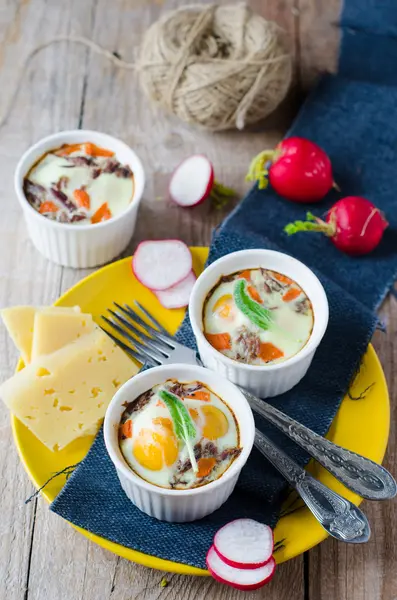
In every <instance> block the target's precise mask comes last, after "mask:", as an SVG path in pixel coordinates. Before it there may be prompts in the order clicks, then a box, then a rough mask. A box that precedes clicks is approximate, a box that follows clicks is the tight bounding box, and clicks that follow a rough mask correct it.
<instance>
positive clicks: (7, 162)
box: [0, 0, 397, 600]
mask: <svg viewBox="0 0 397 600" xmlns="http://www.w3.org/2000/svg"><path fill="white" fill-rule="evenodd" d="M181 4H183V2H179V1H176V0H167V1H165V2H164V1H163V0H152V1H151V2H150V1H149V0H112V1H109V0H69V1H67V2H65V1H62V0H58V1H57V0H52V1H46V0H1V2H0V40H1V45H0V83H1V90H2V91H1V95H0V114H3V112H4V110H5V108H6V105H7V101H8V99H9V98H10V97H11V95H12V93H13V90H14V88H15V86H16V85H17V82H18V78H19V76H20V74H21V70H22V64H23V62H24V59H25V57H27V56H28V54H29V52H30V51H32V50H33V49H34V48H35V47H36V46H37V44H39V43H41V42H43V41H46V40H48V39H50V38H52V37H53V36H55V35H59V34H67V33H69V34H70V33H73V34H77V35H84V36H87V37H89V38H91V39H93V40H95V41H96V42H98V43H100V44H102V45H103V46H105V47H107V48H109V49H110V50H111V51H117V52H118V53H119V54H120V55H121V56H122V57H123V58H125V59H126V60H128V59H132V58H133V51H134V48H135V47H136V46H137V45H138V43H139V40H140V38H141V35H142V32H143V31H144V30H145V29H146V27H147V26H148V25H149V24H150V23H151V22H152V21H153V20H155V19H156V18H157V17H158V16H159V15H160V14H162V13H163V11H164V10H166V9H167V8H173V7H175V6H177V5H181ZM251 4H252V6H253V7H255V8H256V9H257V10H258V11H260V12H262V13H263V14H264V15H265V16H267V17H269V18H273V19H275V20H277V21H278V23H279V24H280V25H282V26H283V27H284V28H285V29H286V30H287V31H288V32H289V35H290V38H291V48H292V51H293V53H294V56H295V83H294V87H293V89H292V91H291V93H290V95H289V97H288V99H287V101H286V102H284V104H283V107H282V108H281V109H280V110H279V111H277V113H276V115H274V116H273V117H272V118H270V119H268V121H267V122H266V123H265V125H264V126H263V127H261V128H257V129H255V130H254V131H252V132H247V133H237V132H228V133H220V134H216V135H210V134H207V133H203V132H199V131H196V130H193V129H191V128H189V127H187V126H185V125H184V124H182V123H180V122H178V121H177V120H176V119H173V118H169V117H167V116H164V115H163V114H156V113H154V112H152V110H151V109H150V108H149V107H148V104H147V102H146V100H145V99H144V98H143V97H142V95H141V93H140V91H139V89H138V86H137V81H136V79H135V77H134V75H133V74H132V73H131V72H125V71H120V70H116V69H115V68H114V67H113V66H112V65H111V64H109V62H107V61H106V60H105V59H103V58H101V57H98V56H96V55H94V54H92V53H90V51H88V50H86V49H85V48H83V47H81V46H76V45H71V44H67V43H61V44H58V45H57V46H52V47H50V48H47V49H46V50H44V51H42V52H41V53H40V54H38V55H36V56H35V57H34V58H33V59H32V60H31V61H30V62H29V64H28V66H27V68H26V70H25V74H24V76H23V78H22V80H21V81H20V84H19V87H18V90H17V93H16V95H15V97H13V100H12V110H11V113H10V115H9V117H8V119H7V121H6V123H5V124H4V123H3V124H2V126H1V130H0V135H1V142H0V169H1V177H0V203H1V213H0V214H1V217H0V281H1V285H0V306H8V305H15V304H35V305H46V304H51V303H52V302H53V301H54V300H55V299H56V298H57V297H58V296H59V295H60V294H61V293H62V292H63V291H64V290H66V289H67V288H69V287H70V286H71V285H73V284H74V283H75V282H77V281H78V280H79V279H81V278H82V277H84V276H85V275H86V274H87V273H88V271H74V270H70V269H62V268H60V267H58V266H56V265H54V264H52V263H50V262H48V261H47V260H45V259H44V258H42V257H41V256H40V255H39V254H38V253H37V252H36V251H35V250H34V249H33V247H32V245H31V243H30V241H29V239H28V236H27V232H26V229H25V226H24V223H23V219H22V215H21V211H20V209H19V207H18V205H17V202H16V199H15V194H14V190H13V181H12V179H13V171H14V169H15V166H16V163H17V161H18V159H19V157H20V156H21V153H22V152H24V150H25V149H26V148H27V147H28V146H29V145H30V144H32V143H33V142H34V141H36V140H38V139H39V138H41V137H43V136H44V135H47V134H50V133H52V132H55V131H57V130H60V129H73V128H77V127H83V128H88V129H90V128H91V129H98V130H101V131H105V132H108V133H111V134H113V135H115V136H117V137H121V138H122V139H124V140H125V141H126V142H127V143H128V144H130V145H131V146H132V147H133V148H134V149H136V151H137V153H138V154H139V155H140V156H141V158H142V159H143V161H144V164H145V168H146V171H147V176H148V177H147V179H148V183H147V188H146V191H145V195H144V201H143V205H142V207H141V210H140V218H139V226H138V229H137V232H136V235H135V237H134V239H133V240H132V242H131V245H130V247H129V249H128V253H132V252H133V251H134V248H135V247H136V244H137V242H138V241H139V240H141V239H145V238H162V237H181V238H182V239H184V240H185V241H186V242H188V243H190V244H192V245H204V244H208V242H209V241H210V237H211V231H212V229H213V227H214V226H215V225H216V224H217V223H218V222H220V221H221V220H222V219H223V217H224V216H225V214H226V213H227V211H228V210H229V209H230V207H228V208H227V209H225V210H224V211H223V212H219V211H214V210H211V208H210V206H209V204H204V205H203V206H201V207H198V208H197V209H194V210H191V211H189V210H183V209H179V208H177V207H173V208H170V206H169V204H168V203H167V200H166V188H167V181H168V177H169V174H170V172H171V170H172V169H173V167H174V166H175V165H176V164H177V163H178V162H179V161H180V160H181V159H182V158H184V157H185V156H186V155H188V154H190V153H193V152H205V153H207V154H208V156H209V157H210V158H211V160H213V162H214V164H215V168H216V175H217V178H218V179H219V180H221V181H223V182H225V183H226V184H227V185H230V186H233V187H235V188H236V189H237V190H238V191H239V193H240V194H243V193H244V191H245V190H246V189H247V188H246V186H245V184H244V183H243V181H244V178H243V176H244V173H245V171H246V167H247V163H248V161H249V158H250V157H251V156H252V155H254V154H255V153H256V152H257V151H259V150H260V149H262V148H264V147H272V146H273V145H274V144H275V143H276V142H277V141H278V140H279V139H280V138H281V137H282V135H283V134H284V133H285V131H286V129H287V128H288V126H289V124H290V123H291V120H292V118H293V116H294V114H295V113H296V110H297V108H298V105H299V102H300V100H301V98H302V96H303V92H305V91H306V90H307V89H308V87H310V85H311V83H312V82H313V79H314V77H315V76H316V74H317V73H318V72H319V71H321V70H324V69H328V70H334V69H335V64H336V56H337V49H338V45H339V31H338V28H337V25H336V23H337V17H338V11H339V1H338V0H328V1H327V0H268V1H267V2H265V1H264V0H255V1H252V2H251ZM381 312H382V317H383V319H384V320H385V321H386V323H387V328H388V329H387V333H386V334H382V333H377V334H376V335H375V339H374V344H375V347H376V350H377V352H378V354H379V356H380V359H381V361H382V364H383V366H384V369H385V372H386V377H387V380H388V384H389V389H390V395H391V399H392V402H393V403H394V400H395V398H396V394H397V378H396V376H395V371H396V362H397V345H396V327H397V304H396V300H395V299H394V298H390V299H388V300H387V301H386V302H385V304H384V306H383V308H382V311H381ZM16 359H17V355H16V352H15V350H14V348H13V346H12V343H11V342H10V341H9V340H8V338H7V336H6V335H5V332H4V330H3V329H2V330H1V331H0V379H1V380H4V379H5V378H6V377H8V376H10V375H11V373H12V372H13V369H14V367H15V363H16ZM394 404H395V403H394ZM395 413H396V408H395V406H394V407H393V413H392V417H393V415H394V417H396V416H397V415H396V414H395ZM395 420H396V418H394V419H393V418H392V428H391V437H390V443H389V450H388V453H387V457H386V462H385V464H386V466H387V467H388V468H389V469H391V470H392V471H393V470H394V472H395V473H396V471H397V455H396V450H397V443H396V442H397V440H396V428H395V426H394V422H395ZM0 470H1V476H0V503H1V511H0V599H1V600H22V599H24V600H27V599H29V600H80V599H84V600H110V599H114V600H132V599H137V600H138V599H139V600H145V599H151V600H152V599H155V598H157V597H160V596H161V597H162V598H169V599H170V600H171V599H174V598H175V599H176V598H183V599H184V600H190V599H191V600H193V599H194V600H201V599H204V598H211V599H219V600H221V599H223V598H225V599H226V598H228V599H237V598H243V597H244V598H249V597H250V594H248V595H245V596H243V593H240V592H237V591H234V590H232V589H231V588H227V587H225V586H221V585H219V584H217V583H216V582H215V581H213V580H212V579H210V578H190V577H183V576H178V575H173V574H164V573H161V572H158V571H152V570H149V569H147V568H144V567H140V566H137V565H135V564H132V563H129V562H127V561H126V560H123V559H120V558H118V557H116V556H114V555H112V554H110V553H109V552H107V551H105V550H102V549H101V548H99V547H98V546H96V545H94V544H93V543H91V542H89V541H88V540H87V539H85V538H84V537H82V536H81V535H80V534H78V533H77V532H76V531H74V530H73V529H72V528H71V527H70V526H69V525H67V523H65V522H64V521H63V520H62V519H61V518H59V517H57V516H56V515H54V514H52V513H50V511H49V510H48V506H47V505H46V503H45V502H44V501H43V500H41V499H39V500H37V501H35V502H32V503H31V504H29V505H27V506H25V505H24V500H25V499H26V498H27V497H28V496H29V495H30V494H31V493H32V484H31V483H30V481H29V479H28V476H27V475H26V473H25V472H24V470H23V468H22V466H21V464H20V462H19V459H18V456H17V453H16V450H15V448H14V445H13V441H12V435H11V428H10V419H9V414H8V412H7V411H6V410H5V409H4V407H3V406H0ZM364 508H365V511H366V513H367V514H368V516H369V519H370V521H371V526H372V530H373V535H372V538H371V541H370V542H369V543H368V544H367V545H365V546H360V547H354V546H348V545H343V544H340V543H336V542H334V541H333V540H331V539H329V540H327V541H326V542H324V543H323V544H321V545H320V546H318V547H317V548H315V549H313V550H312V551H310V552H308V553H306V554H305V555H303V556H300V557H299V558H296V559H295V560H292V561H290V562H288V563H286V564H283V565H282V566H281V567H280V568H279V570H278V573H277V575H276V577H275V579H274V580H273V582H272V583H271V584H270V585H269V586H267V587H266V588H264V589H263V590H260V591H258V592H253V593H252V594H251V595H252V597H256V598H266V599H267V600H276V599H277V600H286V599H288V600H394V599H395V598H397V569H396V564H397V549H396V541H395V540H396V539H397V509H396V503H395V502H388V503H383V504H381V503H372V504H370V503H368V502H366V503H365V504H364ZM163 576H165V577H166V579H167V580H168V582H169V584H168V586H167V587H165V588H163V587H161V586H160V582H161V580H162V578H163Z"/></svg>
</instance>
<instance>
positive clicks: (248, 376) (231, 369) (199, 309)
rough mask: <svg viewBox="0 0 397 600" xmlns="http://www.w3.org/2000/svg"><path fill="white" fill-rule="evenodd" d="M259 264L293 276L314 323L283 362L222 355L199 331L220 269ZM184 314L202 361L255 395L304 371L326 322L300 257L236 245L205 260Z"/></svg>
mask: <svg viewBox="0 0 397 600" xmlns="http://www.w3.org/2000/svg"><path fill="white" fill-rule="evenodd" d="M258 267H262V268H264V269H271V270H273V271H278V272H279V273H282V274H283V275H287V277H290V278H291V279H293V280H294V281H296V282H297V283H298V284H299V285H300V286H301V287H302V288H303V290H304V291H305V293H306V294H307V296H308V298H309V300H310V301H311V303H312V306H313V312H314V327H313V331H312V334H311V336H310V339H309V341H308V343H307V344H306V346H304V347H303V348H302V350H300V351H299V352H298V353H297V354H295V356H292V357H291V358H289V359H288V360H286V361H285V362H281V363H277V364H274V365H271V364H270V365H263V366H255V365H247V364H243V363H239V362H237V361H235V360H232V359H231V358H228V357H227V356H224V355H223V354H221V353H220V352H218V351H217V350H215V348H213V346H211V344H210V343H209V342H208V341H207V340H206V338H205V336H204V334H203V317H202V315H203V305H204V301H205V299H206V297H207V294H208V293H209V292H210V291H211V289H212V288H213V287H214V286H215V285H216V284H217V283H218V281H219V279H220V277H222V275H229V274H231V273H234V272H236V271H241V270H244V269H256V268H258ZM189 317H190V322H191V325H192V328H193V332H194V335H195V337H196V341H197V347H198V351H199V353H200V357H201V360H202V361H203V363H204V365H205V366H206V367H208V368H209V369H212V370H214V371H217V372H218V373H220V374H221V375H223V376H224V377H226V378H227V379H230V381H233V382H234V383H236V384H237V385H239V386H241V387H243V388H246V389H247V390H249V391H250V392H252V393H253V394H255V395H256V396H259V397H260V398H268V397H270V396H278V395H279V394H282V393H284V392H286V391H288V390H290V389H291V388H292V387H294V385H296V384H297V383H298V382H299V381H300V380H301V379H302V377H303V376H304V375H305V374H306V371H307V370H308V368H309V366H310V363H311V362H312V359H313V356H314V353H315V351H316V349H317V347H318V345H319V343H320V342H321V340H322V337H323V335H324V333H325V330H326V328H327V324H328V301H327V296H326V294H325V291H324V288H323V286H322V285H321V283H320V281H319V280H318V279H317V277H316V276H315V275H314V273H313V272H312V271H311V270H310V269H309V268H308V267H306V266H305V265H304V264H303V263H301V262H300V261H298V260H296V259H295V258H292V256H288V255H287V254H283V253H282V252H274V251H273V250H259V249H258V250H241V251H239V252H233V253H231V254H228V255H226V256H224V257H223V258H220V259H219V260H217V261H215V262H213V263H212V264H211V265H209V266H208V267H207V268H206V269H205V270H204V271H203V273H202V274H201V275H200V277H199V278H198V279H197V281H196V283H195V285H194V288H193V291H192V293H191V296H190V303H189Z"/></svg>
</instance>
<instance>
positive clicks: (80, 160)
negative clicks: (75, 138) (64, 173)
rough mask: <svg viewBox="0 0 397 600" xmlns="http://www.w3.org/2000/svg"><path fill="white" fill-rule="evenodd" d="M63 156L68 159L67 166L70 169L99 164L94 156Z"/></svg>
mask: <svg viewBox="0 0 397 600" xmlns="http://www.w3.org/2000/svg"><path fill="white" fill-rule="evenodd" d="M62 158H64V159H65V160H67V161H68V163H69V164H68V165H65V167H66V168H69V169H71V168H73V167H83V166H86V165H87V166H88V167H93V166H97V162H96V160H95V158H93V157H92V156H63V157H62Z"/></svg>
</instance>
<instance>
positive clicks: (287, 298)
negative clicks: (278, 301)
mask: <svg viewBox="0 0 397 600" xmlns="http://www.w3.org/2000/svg"><path fill="white" fill-rule="evenodd" d="M300 293H301V291H300V290H298V288H290V289H289V290H288V291H287V292H285V294H284V296H283V300H284V302H292V300H295V298H297V297H298V296H300Z"/></svg>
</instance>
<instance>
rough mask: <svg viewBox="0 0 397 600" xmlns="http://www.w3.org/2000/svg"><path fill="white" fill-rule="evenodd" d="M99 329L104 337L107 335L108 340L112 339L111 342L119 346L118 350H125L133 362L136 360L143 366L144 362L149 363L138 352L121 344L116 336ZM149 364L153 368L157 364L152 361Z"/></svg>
mask: <svg viewBox="0 0 397 600" xmlns="http://www.w3.org/2000/svg"><path fill="white" fill-rule="evenodd" d="M101 329H102V330H103V331H104V332H105V333H106V335H108V336H109V337H110V338H112V340H113V341H114V342H115V343H116V344H117V345H118V346H120V348H122V349H123V350H125V352H127V353H128V354H130V355H131V356H132V358H135V360H137V361H138V362H139V363H141V364H144V363H145V362H150V361H149V360H147V358H146V357H145V356H143V355H142V354H141V353H140V352H138V351H137V350H135V349H133V348H131V346H127V344H125V343H124V342H122V341H121V340H119V339H118V338H116V336H115V335H113V334H112V333H110V331H106V329H103V327H101ZM150 364H152V365H153V366H157V364H155V363H154V361H153V362H150Z"/></svg>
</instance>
